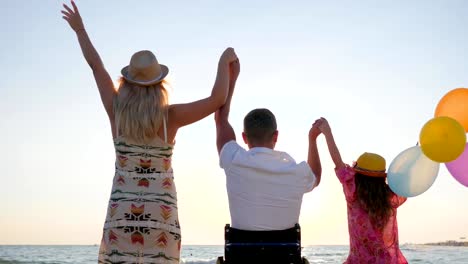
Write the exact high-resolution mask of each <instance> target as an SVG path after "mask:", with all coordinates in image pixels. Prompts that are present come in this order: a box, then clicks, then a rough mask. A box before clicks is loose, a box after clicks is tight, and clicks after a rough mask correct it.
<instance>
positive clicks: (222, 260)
mask: <svg viewBox="0 0 468 264" xmlns="http://www.w3.org/2000/svg"><path fill="white" fill-rule="evenodd" d="M216 264H224V258H223V257H218V259H217V260H216ZM307 264H308V262H307Z"/></svg>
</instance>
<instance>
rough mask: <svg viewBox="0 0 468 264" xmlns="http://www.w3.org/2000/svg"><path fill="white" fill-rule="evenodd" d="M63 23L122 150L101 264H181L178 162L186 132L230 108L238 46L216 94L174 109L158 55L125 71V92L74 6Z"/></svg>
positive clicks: (225, 62) (223, 66) (228, 53)
mask: <svg viewBox="0 0 468 264" xmlns="http://www.w3.org/2000/svg"><path fill="white" fill-rule="evenodd" d="M71 5H72V7H69V6H67V5H65V4H64V5H63V7H64V10H62V13H63V18H64V19H65V20H66V21H67V22H68V23H69V25H70V27H71V28H72V29H73V30H74V31H75V33H76V35H77V37H78V42H79V44H80V46H81V50H82V52H83V55H84V57H85V59H86V61H87V62H88V64H89V66H90V67H91V69H92V71H93V74H94V78H95V80H96V83H97V86H98V89H99V92H100V95H101V100H102V103H103V104H104V108H105V109H106V112H107V114H108V116H109V120H110V123H111V128H112V136H113V138H114V145H115V150H116V164H115V167H116V172H115V176H114V180H113V185H112V192H111V196H110V200H109V207H108V210H107V216H106V221H105V224H104V231H103V236H102V242H101V247H100V249H99V263H179V257H180V246H181V234H180V226H179V220H178V215H177V193H176V189H175V185H174V181H173V174H172V167H171V157H172V150H173V147H174V142H175V136H176V133H177V130H178V129H179V128H180V127H183V126H185V125H188V124H191V123H193V122H196V121H198V120H200V119H202V118H204V117H206V116H208V115H209V114H211V113H213V112H214V111H215V110H217V109H218V108H219V107H220V106H222V105H223V104H224V103H225V101H226V97H227V94H228V89H229V69H230V64H231V63H237V56H236V54H235V52H234V50H233V49H232V48H228V49H226V50H225V51H224V53H223V54H222V55H221V58H220V60H219V65H218V73H217V76H216V81H215V84H214V87H213V90H212V92H211V95H210V96H209V97H207V98H205V99H201V100H199V101H196V102H192V103H187V104H177V105H168V98H167V96H168V95H167V91H166V88H165V87H166V85H167V84H166V81H165V80H164V78H165V77H166V75H167V74H168V68H167V67H166V66H165V65H163V64H159V63H158V61H157V59H156V57H155V56H154V55H153V53H151V52H150V51H139V52H137V53H135V54H133V56H132V57H131V60H130V64H129V65H128V66H126V67H124V68H123V69H122V72H121V73H122V77H121V79H120V85H119V88H118V90H117V91H116V90H115V89H114V86H113V83H112V79H111V78H110V76H109V74H108V73H107V71H106V69H105V68H104V65H103V63H102V61H101V59H100V57H99V54H98V53H97V51H96V50H95V48H94V47H93V45H92V43H91V41H90V39H89V37H88V34H87V33H86V30H85V28H84V25H83V22H82V20H81V16H80V13H79V11H78V8H77V7H76V5H75V3H74V2H71Z"/></svg>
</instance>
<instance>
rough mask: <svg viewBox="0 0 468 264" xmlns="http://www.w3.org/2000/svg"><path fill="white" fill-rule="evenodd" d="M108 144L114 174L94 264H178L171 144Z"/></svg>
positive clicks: (119, 141)
mask: <svg viewBox="0 0 468 264" xmlns="http://www.w3.org/2000/svg"><path fill="white" fill-rule="evenodd" d="M114 145H115V151H116V156H117V157H116V164H115V167H116V171H115V176H114V180H113V185H112V192H111V197H110V200H109V207H108V209H107V216H106V221H105V224H104V231H103V236H102V242H101V247H100V249H99V263H159V264H166V263H167V264H173V263H179V258H180V246H181V233H180V225H179V219H178V214H177V193H176V188H175V185H174V178H173V171H172V167H171V157H172V150H173V145H171V144H168V143H167V140H166V139H165V140H162V139H160V138H159V137H158V138H155V139H154V140H153V142H151V143H150V144H147V145H139V144H134V143H131V142H129V141H128V140H126V139H125V138H124V137H117V138H116V139H115V140H114Z"/></svg>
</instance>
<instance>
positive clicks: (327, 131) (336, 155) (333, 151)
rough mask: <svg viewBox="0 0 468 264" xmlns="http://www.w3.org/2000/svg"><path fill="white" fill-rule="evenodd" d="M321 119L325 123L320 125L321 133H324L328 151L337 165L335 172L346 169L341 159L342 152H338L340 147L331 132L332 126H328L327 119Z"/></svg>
mask: <svg viewBox="0 0 468 264" xmlns="http://www.w3.org/2000/svg"><path fill="white" fill-rule="evenodd" d="M321 119H322V120H323V121H322V123H321V124H320V126H319V128H320V131H322V133H323V135H324V136H325V139H326V141H327V146H328V151H329V152H330V156H331V158H332V160H333V163H335V170H339V169H342V168H343V167H345V164H344V163H343V160H342V159H341V154H340V151H339V150H338V147H337V146H336V143H335V139H334V138H333V133H332V132H331V128H330V125H329V124H328V121H327V120H326V119H325V118H321Z"/></svg>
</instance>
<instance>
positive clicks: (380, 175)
mask: <svg viewBox="0 0 468 264" xmlns="http://www.w3.org/2000/svg"><path fill="white" fill-rule="evenodd" d="M353 169H354V171H355V172H356V173H359V174H362V175H364V176H369V177H377V178H385V177H387V173H386V172H385V171H369V170H364V169H361V168H356V167H354V168H353Z"/></svg>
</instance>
